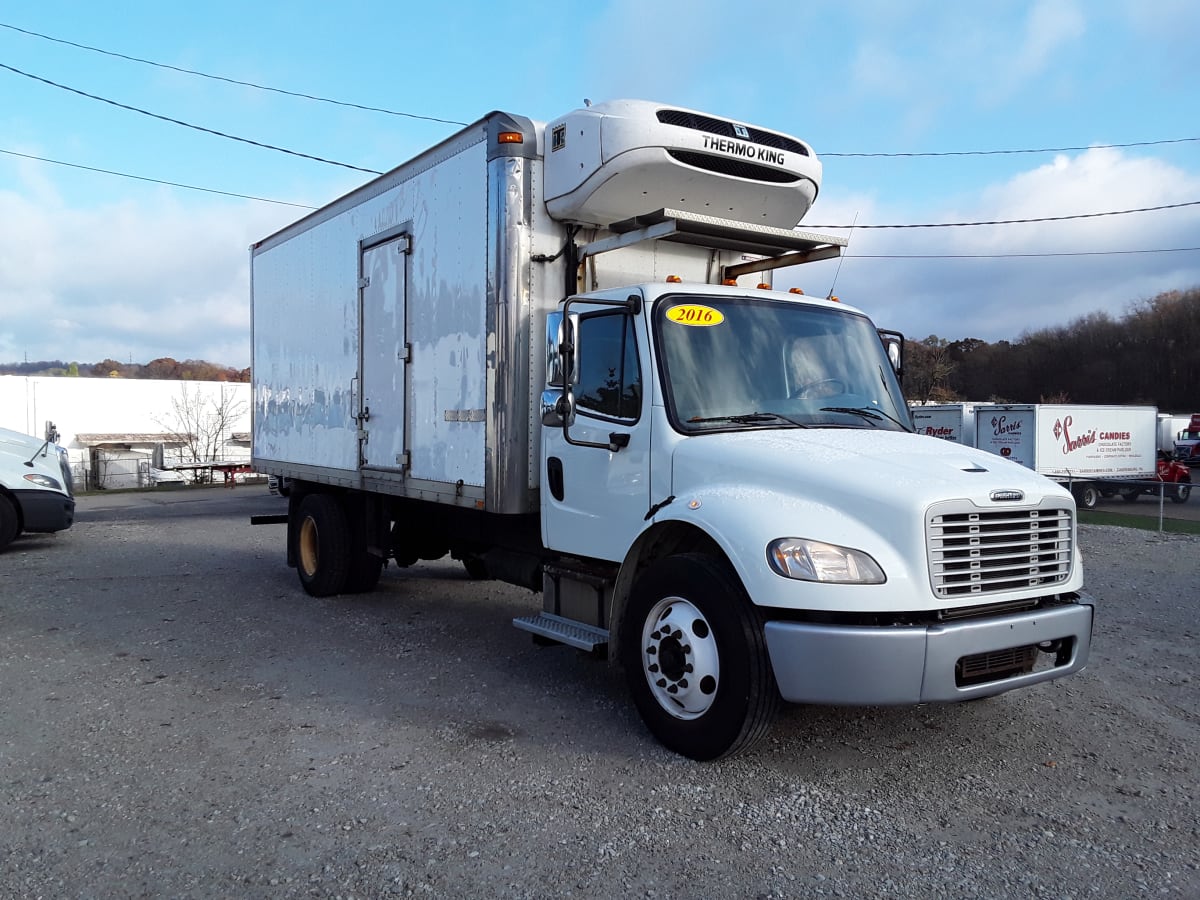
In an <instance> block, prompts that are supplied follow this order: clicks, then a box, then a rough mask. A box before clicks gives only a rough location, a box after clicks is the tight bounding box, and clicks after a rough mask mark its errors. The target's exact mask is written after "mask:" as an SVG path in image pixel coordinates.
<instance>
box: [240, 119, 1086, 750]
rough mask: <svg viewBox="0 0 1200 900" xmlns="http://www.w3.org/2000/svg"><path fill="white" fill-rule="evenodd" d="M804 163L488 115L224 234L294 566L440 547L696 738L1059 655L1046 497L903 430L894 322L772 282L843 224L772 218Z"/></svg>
mask: <svg viewBox="0 0 1200 900" xmlns="http://www.w3.org/2000/svg"><path fill="white" fill-rule="evenodd" d="M819 181H820V163H819V161H818V160H817V158H816V157H815V155H814V154H813V152H812V150H811V148H810V147H809V146H808V145H807V144H805V143H804V142H803V141H800V140H798V139H796V138H793V137H790V136H788V135H785V134H780V133H778V132H775V131H771V130H769V129H765V128H759V127H755V126H753V125H750V124H748V123H744V122H741V121H738V120H735V119H728V118H722V117H719V116H713V115H708V114H704V113H700V112H696V111H693V110H685V109H679V108H676V107H672V106H669V105H664V104H655V103H650V102H644V101H618V102H612V103H604V104H597V105H595V106H591V107H589V108H585V109H580V110H576V111H574V112H571V113H569V114H567V115H565V116H563V117H562V118H559V119H557V120H555V121H552V122H549V123H545V124H543V123H541V122H537V121H533V120H531V119H528V118H525V117H522V116H518V115H512V114H508V113H502V112H496V113H492V114H489V115H487V116H485V117H484V118H483V119H481V120H480V121H478V122H476V123H475V124H473V125H471V126H469V127H467V128H464V129H463V130H462V131H460V132H459V133H457V134H455V135H454V136H452V137H450V138H448V139H447V140H446V141H444V142H442V143H441V144H439V145H437V146H435V147H433V148H431V149H430V150H428V151H427V152H425V153H423V154H421V155H420V156H418V157H416V158H415V159H413V160H411V161H410V162H408V163H405V164H403V165H401V166H400V167H399V168H397V169H395V170H393V171H391V172H389V173H387V174H385V175H383V176H381V177H380V178H378V179H376V180H374V181H371V182H370V183H368V184H365V185H363V186H362V187H360V188H358V189H357V190H355V191H353V192H351V193H350V194H348V195H346V196H344V197H342V198H340V199H338V200H336V201H334V202H333V203H331V204H330V205H329V206H327V207H325V208H323V209H321V210H319V211H317V212H314V213H312V214H310V215H308V216H306V217H304V218H303V219H300V220H299V221H297V222H296V223H294V224H292V225H290V226H288V227H286V228H284V229H283V230H281V231H279V232H278V233H276V234H273V235H271V236H270V237H267V238H266V239H264V240H262V241H261V242H259V243H256V244H254V245H253V246H252V248H251V268H252V310H253V354H254V358H253V380H254V385H253V388H254V449H253V462H254V467H255V469H256V471H259V472H264V473H267V474H269V475H272V476H275V478H276V479H277V481H278V482H279V483H280V484H281V485H284V486H285V487H286V490H287V493H288V513H287V522H288V529H287V560H288V563H289V564H290V565H292V566H294V567H295V568H296V569H297V571H298V574H299V580H300V584H301V585H302V586H303V589H304V590H305V591H307V592H308V593H309V594H311V595H314V596H327V595H332V594H338V593H346V592H357V591H366V590H371V589H373V588H374V587H375V586H376V584H377V582H378V579H379V577H380V567H381V566H382V565H383V564H384V562H385V561H387V560H392V561H394V562H395V563H396V564H397V565H398V566H401V567H404V566H409V565H412V564H414V563H416V562H417V561H418V560H421V559H436V558H440V557H444V556H447V555H449V556H450V557H452V558H457V559H461V560H462V561H463V562H464V563H465V564H466V565H467V568H468V571H469V572H471V573H472V574H474V575H478V576H487V577H491V578H497V579H502V580H504V581H507V582H510V583H513V584H517V585H523V586H525V587H528V588H530V589H531V590H533V591H535V592H540V594H541V609H540V610H538V609H537V607H536V606H535V607H534V608H532V609H531V610H530V614H529V615H527V616H522V617H520V618H518V619H517V620H516V621H515V623H514V624H515V625H516V626H517V627H519V628H521V629H523V630H525V631H528V632H531V633H532V634H533V636H534V638H535V639H536V640H538V641H539V642H543V643H553V642H557V643H561V644H566V645H569V646H573V647H577V648H581V649H584V650H589V651H594V652H595V653H596V654H597V655H607V657H608V659H609V660H610V661H611V662H613V663H614V664H617V665H620V666H621V667H623V669H624V670H625V672H626V675H627V679H628V684H629V688H630V691H631V693H632V696H633V699H634V702H635V704H636V706H637V708H638V710H639V712H640V714H641V716H642V718H643V720H644V721H645V723H646V724H647V726H648V728H649V730H650V731H651V732H652V733H653V734H654V735H655V736H656V737H657V738H658V739H659V740H660V741H662V742H663V743H664V744H665V745H666V746H667V747H670V748H672V749H673V750H675V751H677V752H679V753H682V754H685V755H687V756H690V757H692V758H695V759H712V758H717V757H721V756H724V755H728V754H732V753H735V752H738V751H740V750H743V749H745V748H747V747H749V746H751V745H752V744H753V743H754V742H755V741H756V740H757V739H759V738H760V737H761V736H762V735H763V734H764V733H765V732H766V730H767V728H768V726H769V724H770V722H771V721H772V718H773V715H774V712H775V710H776V707H777V705H778V703H779V702H780V700H781V699H782V700H784V701H790V702H796V703H828V704H849V705H863V704H870V705H874V704H917V703H925V702H952V701H960V700H971V699H976V698H980V697H986V696H989V695H993V694H998V693H1001V692H1003V691H1007V690H1009V689H1012V688H1020V687H1026V686H1030V685H1034V684H1037V683H1040V682H1045V681H1047V680H1049V679H1053V678H1057V677H1060V676H1065V675H1068V674H1070V673H1073V672H1076V671H1078V670H1079V669H1081V668H1082V667H1083V666H1084V664H1085V663H1086V661H1087V658H1088V651H1089V646H1090V637H1091V630H1092V603H1091V601H1090V599H1089V598H1088V597H1087V596H1086V595H1085V594H1083V593H1082V590H1081V589H1082V586H1083V573H1082V569H1081V564H1080V555H1079V548H1078V541H1077V536H1076V524H1075V504H1074V502H1073V500H1072V498H1071V495H1070V494H1069V493H1068V492H1067V491H1066V490H1064V489H1063V488H1061V487H1060V486H1058V485H1057V484H1055V483H1054V482H1052V481H1049V480H1047V479H1045V478H1042V477H1041V476H1039V475H1037V474H1035V473H1033V472H1030V471H1027V470H1025V469H1022V468H1020V467H1018V466H1009V465H1007V464H999V465H998V463H999V461H998V460H997V459H996V458H995V457H993V456H991V455H989V454H986V453H983V452H980V451H976V450H973V449H971V448H968V447H961V446H954V445H951V444H948V443H947V442H945V441H939V440H933V439H930V438H926V437H922V436H919V435H917V434H914V433H913V427H912V423H911V419H910V417H909V415H908V411H907V409H906V407H905V404H904V398H903V396H902V394H901V391H900V387H899V383H898V380H897V376H896V372H895V369H896V368H898V367H899V366H900V364H901V362H902V360H901V353H900V350H901V347H902V339H901V338H900V336H899V335H896V334H893V333H886V334H882V335H881V333H880V332H878V331H877V329H876V327H875V325H873V324H872V322H871V321H870V319H869V318H868V317H867V316H866V315H865V314H864V313H863V312H862V311H860V310H858V309H855V308H853V307H851V306H849V305H846V304H841V303H838V302H835V301H832V300H828V299H819V298H815V297H806V296H802V295H800V294H798V293H791V292H788V293H785V292H781V291H774V290H770V289H769V286H768V282H767V279H768V278H769V277H770V273H771V272H773V271H774V270H775V269H777V268H779V267H781V266H785V265H793V264H796V263H800V262H804V261H806V260H811V259H819V258H831V257H836V256H837V255H838V254H839V253H840V249H841V246H842V245H844V243H845V242H844V240H841V239H839V238H835V237H829V236H826V235H819V234H813V233H810V232H805V231H800V230H796V229H795V228H794V227H793V226H795V224H796V223H797V222H798V221H799V220H800V219H801V217H802V216H803V215H804V213H805V212H806V211H807V209H808V207H809V205H810V204H811V203H812V201H813V199H814V198H815V196H816V193H817V190H818V186H819ZM760 285H761V286H760ZM848 463H849V465H848Z"/></svg>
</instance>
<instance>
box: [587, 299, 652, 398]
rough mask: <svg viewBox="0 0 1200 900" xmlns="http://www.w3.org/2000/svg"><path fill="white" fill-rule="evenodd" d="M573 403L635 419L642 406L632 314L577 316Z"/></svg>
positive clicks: (640, 372)
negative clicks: (576, 371) (576, 358)
mask: <svg viewBox="0 0 1200 900" xmlns="http://www.w3.org/2000/svg"><path fill="white" fill-rule="evenodd" d="M576 343H577V346H578V348H579V357H578V367H579V368H578V372H579V380H578V381H577V382H576V388H575V405H576V408H577V409H578V410H579V412H581V413H583V414H585V415H594V416H599V417H603V418H611V419H627V420H628V419H637V418H638V416H639V415H640V414H641V407H642V370H641V365H640V363H639V362H638V353H637V340H636V338H635V337H634V332H633V318H632V317H631V316H628V315H626V314H625V313H621V312H605V313H597V314H594V315H589V316H581V317H580V320H579V337H578V340H577V342H576Z"/></svg>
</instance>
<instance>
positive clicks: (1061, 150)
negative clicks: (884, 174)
mask: <svg viewBox="0 0 1200 900" xmlns="http://www.w3.org/2000/svg"><path fill="white" fill-rule="evenodd" d="M1192 141H1200V137H1187V138H1169V139H1166V140H1161V141H1131V142H1129V143H1127V144H1089V145H1088V146H1086V147H1037V148H1029V149H1020V150H942V151H929V152H925V153H830V152H828V151H822V152H821V153H819V154H818V156H820V157H821V158H822V159H824V158H826V157H830V156H836V157H841V158H843V159H845V158H851V157H857V158H867V159H871V158H875V159H905V158H916V157H927V156H934V157H937V156H1011V155H1015V154H1018V153H1075V152H1079V151H1082V150H1123V149H1127V148H1129V147H1157V146H1159V145H1161V144H1186V143H1189V142H1192Z"/></svg>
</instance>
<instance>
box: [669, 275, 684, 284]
mask: <svg viewBox="0 0 1200 900" xmlns="http://www.w3.org/2000/svg"><path fill="white" fill-rule="evenodd" d="M682 283H683V279H682V278H680V277H679V276H678V275H668V276H667V284H682Z"/></svg>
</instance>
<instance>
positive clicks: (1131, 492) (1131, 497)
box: [1121, 488, 1142, 503]
mask: <svg viewBox="0 0 1200 900" xmlns="http://www.w3.org/2000/svg"><path fill="white" fill-rule="evenodd" d="M1140 496H1142V489H1141V488H1125V489H1124V490H1123V491H1121V499H1122V500H1124V501H1125V502H1126V503H1134V502H1136V501H1137V498H1138V497H1140Z"/></svg>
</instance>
